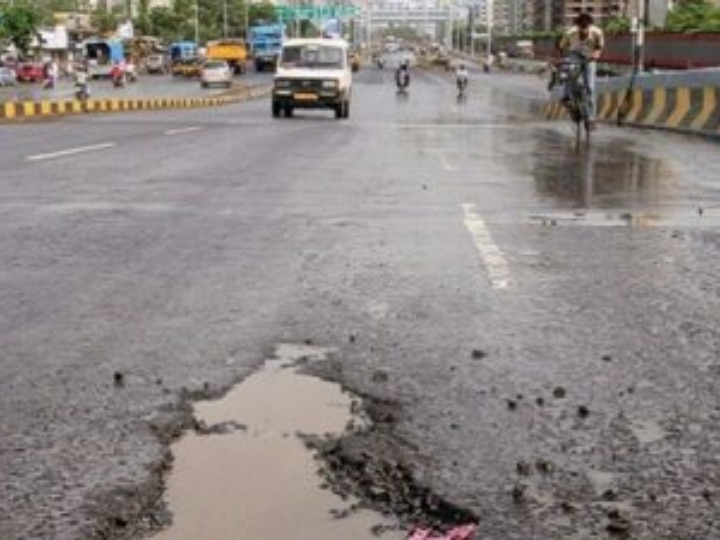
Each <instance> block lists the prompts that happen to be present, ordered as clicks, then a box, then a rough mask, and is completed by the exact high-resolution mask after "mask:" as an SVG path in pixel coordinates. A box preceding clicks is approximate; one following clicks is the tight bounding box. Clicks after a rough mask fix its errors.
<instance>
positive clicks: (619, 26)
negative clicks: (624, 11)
mask: <svg viewBox="0 0 720 540" xmlns="http://www.w3.org/2000/svg"><path fill="white" fill-rule="evenodd" d="M630 25H631V22H630V19H629V18H628V17H623V16H621V15H615V16H613V17H610V18H609V19H608V20H607V21H606V22H605V25H604V26H603V30H605V33H606V34H607V35H609V36H616V35H618V34H626V33H627V32H629V31H630Z"/></svg>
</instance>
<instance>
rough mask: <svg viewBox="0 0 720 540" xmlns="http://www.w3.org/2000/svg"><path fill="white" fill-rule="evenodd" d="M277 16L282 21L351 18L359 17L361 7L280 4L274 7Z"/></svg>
mask: <svg viewBox="0 0 720 540" xmlns="http://www.w3.org/2000/svg"><path fill="white" fill-rule="evenodd" d="M275 12H276V13H277V16H278V18H279V19H280V20H281V21H283V22H288V21H294V20H297V19H304V20H325V19H351V18H353V17H359V16H360V14H361V13H362V9H361V8H360V7H358V6H349V5H343V6H327V5H325V6H289V5H286V4H280V5H278V6H276V7H275Z"/></svg>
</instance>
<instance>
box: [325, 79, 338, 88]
mask: <svg viewBox="0 0 720 540" xmlns="http://www.w3.org/2000/svg"><path fill="white" fill-rule="evenodd" d="M322 87H323V88H325V89H328V90H335V89H336V88H337V87H338V82H337V81H333V80H327V81H323V82H322Z"/></svg>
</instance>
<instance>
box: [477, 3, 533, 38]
mask: <svg viewBox="0 0 720 540" xmlns="http://www.w3.org/2000/svg"><path fill="white" fill-rule="evenodd" d="M474 6H475V13H476V22H477V24H478V25H480V26H488V25H491V26H492V29H493V33H494V34H500V35H503V34H505V35H512V34H522V33H523V32H527V31H528V30H532V28H533V23H534V21H533V17H532V13H533V6H532V2H529V1H528V0H479V1H478V2H477V3H475V4H474ZM490 11H492V14H490V13H489V12H490Z"/></svg>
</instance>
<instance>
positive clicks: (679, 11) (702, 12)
mask: <svg viewBox="0 0 720 540" xmlns="http://www.w3.org/2000/svg"><path fill="white" fill-rule="evenodd" d="M666 27H667V29H668V30H671V31H674V32H693V31H707V32H712V31H718V30H720V8H718V7H717V6H714V5H713V4H711V3H710V2H708V1H707V0H687V1H686V2H683V3H682V4H680V5H679V6H677V7H675V8H674V9H673V10H672V11H670V13H668V17H667V23H666Z"/></svg>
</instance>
